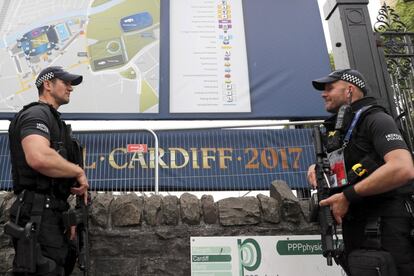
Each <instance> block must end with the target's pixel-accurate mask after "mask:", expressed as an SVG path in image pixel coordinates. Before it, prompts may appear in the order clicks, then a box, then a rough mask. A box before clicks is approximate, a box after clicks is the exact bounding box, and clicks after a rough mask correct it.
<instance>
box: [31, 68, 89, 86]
mask: <svg viewBox="0 0 414 276" xmlns="http://www.w3.org/2000/svg"><path fill="white" fill-rule="evenodd" d="M54 78H58V79H60V80H63V81H70V83H71V84H72V85H78V84H80V83H81V82H82V80H83V77H82V76H81V75H75V74H70V73H68V72H66V71H65V70H63V68H62V67H60V66H50V67H46V68H45V69H43V70H42V71H41V72H40V73H39V75H38V76H37V78H36V82H35V84H36V87H37V88H39V87H40V86H42V84H43V82H44V81H46V80H51V79H54Z"/></svg>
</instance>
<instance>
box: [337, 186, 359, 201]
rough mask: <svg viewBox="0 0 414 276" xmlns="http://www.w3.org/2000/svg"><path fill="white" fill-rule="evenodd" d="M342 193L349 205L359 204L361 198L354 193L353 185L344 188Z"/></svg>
mask: <svg viewBox="0 0 414 276" xmlns="http://www.w3.org/2000/svg"><path fill="white" fill-rule="evenodd" d="M342 193H343V194H344V196H345V198H346V200H348V202H349V203H350V204H352V203H358V202H361V201H362V198H363V197H362V196H360V195H359V194H358V193H357V192H356V191H355V185H352V186H349V187H347V188H345V189H344V190H343V191H342Z"/></svg>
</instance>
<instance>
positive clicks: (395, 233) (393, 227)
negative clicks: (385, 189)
mask: <svg viewBox="0 0 414 276" xmlns="http://www.w3.org/2000/svg"><path fill="white" fill-rule="evenodd" d="M365 224H366V218H364V217H362V218H361V217H359V218H355V217H354V218H353V219H345V220H344V221H343V225H342V232H343V239H344V243H345V257H347V256H348V255H349V253H350V252H352V251H353V250H355V249H359V248H361V245H364V242H365V241H366V237H365V235H364V231H365ZM380 229H381V235H380V241H381V248H382V249H383V250H385V251H388V252H389V253H390V254H391V255H392V256H393V258H394V261H395V263H396V266H397V270H398V274H399V275H400V276H406V275H407V276H408V275H414V238H413V237H412V236H411V230H412V229H413V218H412V217H410V216H407V215H404V214H402V215H401V216H381V226H380ZM345 261H346V259H345ZM345 270H347V268H346V264H345Z"/></svg>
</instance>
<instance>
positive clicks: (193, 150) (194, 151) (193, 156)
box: [190, 148, 200, 169]
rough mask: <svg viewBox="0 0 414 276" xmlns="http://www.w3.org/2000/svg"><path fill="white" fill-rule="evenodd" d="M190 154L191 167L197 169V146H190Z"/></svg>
mask: <svg viewBox="0 0 414 276" xmlns="http://www.w3.org/2000/svg"><path fill="white" fill-rule="evenodd" d="M190 150H191V155H192V159H191V160H192V161H193V169H199V168H200V166H199V165H198V150H197V148H191V149H190Z"/></svg>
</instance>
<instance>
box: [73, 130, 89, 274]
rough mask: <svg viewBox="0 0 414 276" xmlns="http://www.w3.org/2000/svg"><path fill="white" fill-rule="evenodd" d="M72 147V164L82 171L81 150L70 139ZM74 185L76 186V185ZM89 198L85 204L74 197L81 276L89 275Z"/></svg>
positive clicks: (77, 197)
mask: <svg viewBox="0 0 414 276" xmlns="http://www.w3.org/2000/svg"><path fill="white" fill-rule="evenodd" d="M72 146H73V152H74V159H75V160H74V161H75V162H74V163H76V164H77V165H79V166H80V167H81V168H82V169H83V168H84V166H83V165H84V164H83V148H82V146H81V144H80V142H79V141H78V140H76V139H74V138H73V139H72ZM75 185H78V183H76V184H75ZM90 203H91V202H90V197H89V194H88V203H87V204H85V201H84V198H83V196H76V209H77V213H78V215H79V217H78V218H77V227H76V233H77V237H76V251H77V254H78V267H79V269H80V270H81V271H83V275H89V269H90V259H89V221H88V209H89V205H90Z"/></svg>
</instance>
